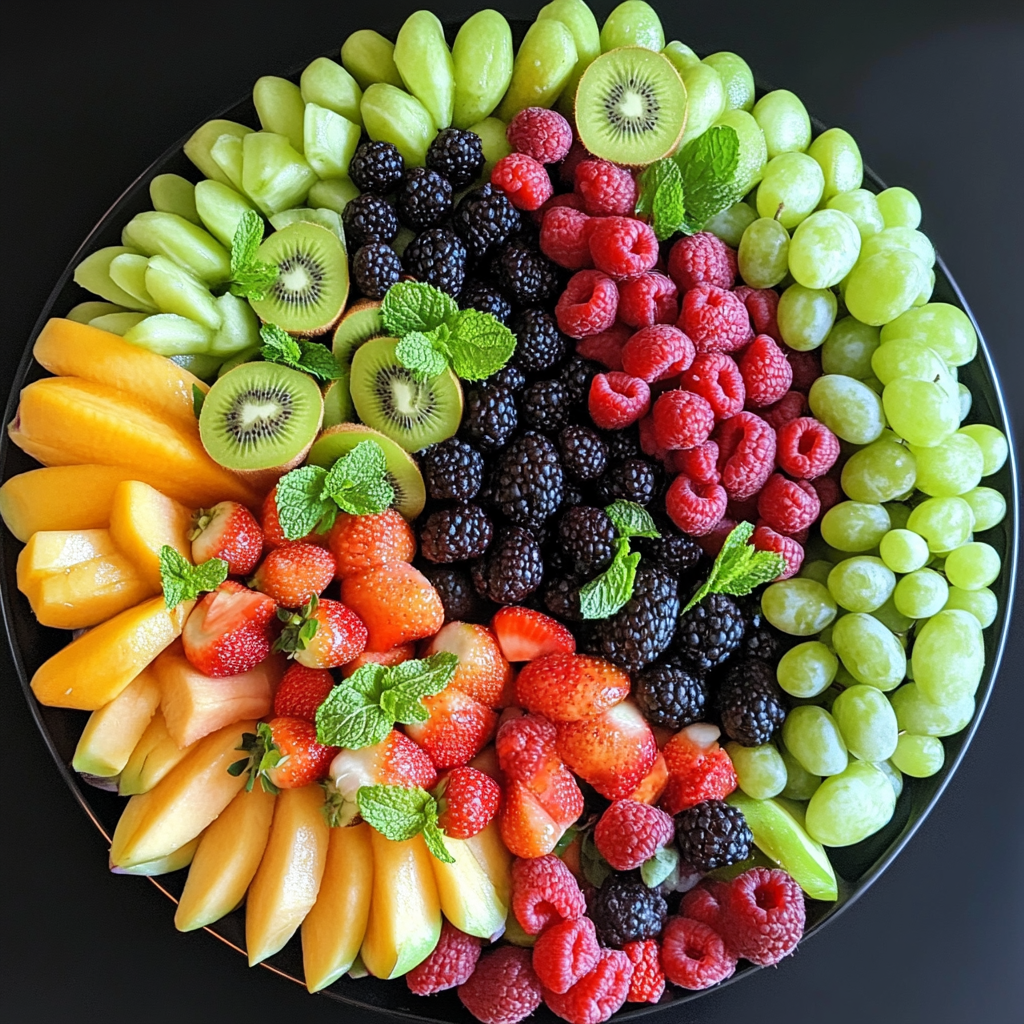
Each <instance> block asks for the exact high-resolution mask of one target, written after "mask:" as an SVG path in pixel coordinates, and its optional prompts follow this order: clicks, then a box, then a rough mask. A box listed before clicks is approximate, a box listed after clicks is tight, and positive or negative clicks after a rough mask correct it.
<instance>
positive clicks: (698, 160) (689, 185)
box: [679, 124, 743, 234]
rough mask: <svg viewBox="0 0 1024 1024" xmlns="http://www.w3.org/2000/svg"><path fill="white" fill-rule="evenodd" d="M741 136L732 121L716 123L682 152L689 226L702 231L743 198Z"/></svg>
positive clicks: (681, 166) (692, 231)
mask: <svg viewBox="0 0 1024 1024" xmlns="http://www.w3.org/2000/svg"><path fill="white" fill-rule="evenodd" d="M739 159H740V140H739V136H738V135H737V134H736V129H735V128H733V127H731V126H730V125H724V124H723V125H714V126H712V127H711V128H709V129H708V130H707V131H706V132H704V134H703V135H700V136H698V137H697V138H696V139H694V140H693V141H692V142H690V143H688V144H687V145H686V147H685V148H684V149H683V151H682V153H681V154H680V155H679V167H680V170H681V171H682V187H683V196H684V200H685V205H686V221H687V224H686V230H687V231H688V233H690V234H693V233H695V232H697V231H700V230H701V229H702V228H703V227H704V225H705V224H706V223H707V222H708V221H709V220H710V219H711V218H712V217H714V216H715V215H716V214H718V213H721V212H722V210H724V209H726V208H727V207H729V206H732V204H733V203H735V202H737V201H738V200H740V199H742V198H743V193H742V190H741V187H738V185H737V182H736V170H737V168H738V167H739Z"/></svg>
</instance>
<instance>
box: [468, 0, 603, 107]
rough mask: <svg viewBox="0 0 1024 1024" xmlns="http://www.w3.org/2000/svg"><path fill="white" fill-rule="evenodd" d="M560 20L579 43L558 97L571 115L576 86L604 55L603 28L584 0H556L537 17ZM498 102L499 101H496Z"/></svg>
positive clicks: (538, 18) (539, 12) (561, 104)
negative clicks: (574, 61) (566, 79)
mask: <svg viewBox="0 0 1024 1024" xmlns="http://www.w3.org/2000/svg"><path fill="white" fill-rule="evenodd" d="M545 19H551V20H552V21H560V22H561V23H562V24H563V25H565V27H566V28H567V29H568V30H569V31H570V32H571V33H572V39H573V42H574V43H575V44H576V66H575V67H574V68H573V69H572V74H571V75H570V76H569V81H568V82H566V84H565V88H564V89H563V90H562V95H561V96H559V97H558V108H559V109H560V110H561V111H562V113H563V114H565V116H566V117H569V118H570V120H571V115H572V112H573V107H574V105H575V103H576V87H577V86H578V85H579V82H580V79H581V78H582V77H583V72H584V71H586V70H587V68H588V67H590V65H591V64H593V62H594V61H595V60H596V59H597V58H598V57H600V56H601V30H600V29H599V28H598V26H597V19H596V18H595V17H594V12H593V11H592V10H591V9H590V8H589V7H588V6H587V5H586V4H585V3H584V2H583V0H552V2H551V3H549V4H547V5H546V6H545V7H542V8H541V9H540V10H539V11H538V12H537V20H538V21H544V20H545ZM458 82H459V76H458V74H456V76H455V87H456V103H457V102H458ZM495 105H497V104H495Z"/></svg>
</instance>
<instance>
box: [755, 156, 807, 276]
mask: <svg viewBox="0 0 1024 1024" xmlns="http://www.w3.org/2000/svg"><path fill="white" fill-rule="evenodd" d="M796 155H798V156H799V155H802V154H796ZM812 163H813V161H812ZM769 166H770V165H769ZM761 188H764V182H761ZM758 192H760V189H758ZM738 205H740V206H744V207H746V208H747V209H748V210H749V209H750V207H749V206H747V204H746V203H740V204H738ZM751 212H753V211H751ZM788 256H789V232H788V231H787V230H786V229H785V228H784V227H783V226H782V224H780V223H779V222H778V221H777V220H772V219H771V218H770V217H761V218H760V219H758V220H755V221H754V222H753V223H752V224H751V225H750V226H749V227H748V228H747V230H746V231H744V232H743V238H742V239H740V248H739V252H738V253H737V263H738V264H739V271H740V276H741V277H742V278H743V280H744V281H745V282H746V283H747V284H748V285H750V287H751V288H774V287H775V285H777V284H778V283H779V282H780V281H781V280H782V279H783V278H784V277H785V276H786V271H787V269H788V267H789V262H788Z"/></svg>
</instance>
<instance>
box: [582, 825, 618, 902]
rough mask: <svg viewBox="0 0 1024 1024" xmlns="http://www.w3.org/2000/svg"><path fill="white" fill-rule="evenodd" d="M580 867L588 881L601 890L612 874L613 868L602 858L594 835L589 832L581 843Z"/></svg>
mask: <svg viewBox="0 0 1024 1024" xmlns="http://www.w3.org/2000/svg"><path fill="white" fill-rule="evenodd" d="M580 867H581V868H583V875H584V877H585V878H586V880H587V881H588V882H589V883H590V884H591V885H592V886H593V887H594V888H595V889H600V888H601V886H602V885H604V881H605V879H606V878H607V877H608V876H609V875H610V874H611V873H612V867H611V865H610V864H609V863H608V861H606V860H605V859H604V857H602V856H601V851H600V850H598V848H597V843H595V842H594V833H593V832H592V831H591V832H587V833H586V834H585V835H584V836H583V840H582V842H581V843H580Z"/></svg>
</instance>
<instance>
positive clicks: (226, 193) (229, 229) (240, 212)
mask: <svg viewBox="0 0 1024 1024" xmlns="http://www.w3.org/2000/svg"><path fill="white" fill-rule="evenodd" d="M196 209H197V210H198V212H199V218H200V220H201V221H202V222H203V226H204V227H205V228H206V230H207V231H209V232H210V234H211V235H213V236H214V237H215V238H216V239H217V241H219V242H220V243H221V244H222V245H226V246H227V247H228V248H229V249H230V248H231V243H232V241H233V239H234V237H235V232H236V231H237V230H238V223H239V221H240V220H241V219H242V217H244V216H245V214H246V213H247V212H248V211H249V210H252V209H255V207H254V206H253V205H252V203H250V202H249V200H248V199H246V198H245V197H244V196H242V195H241V194H240V193H238V192H236V191H235V190H234V189H233V188H231V187H230V186H229V185H224V184H222V183H221V182H219V181H201V182H199V183H198V184H197V185H196Z"/></svg>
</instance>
